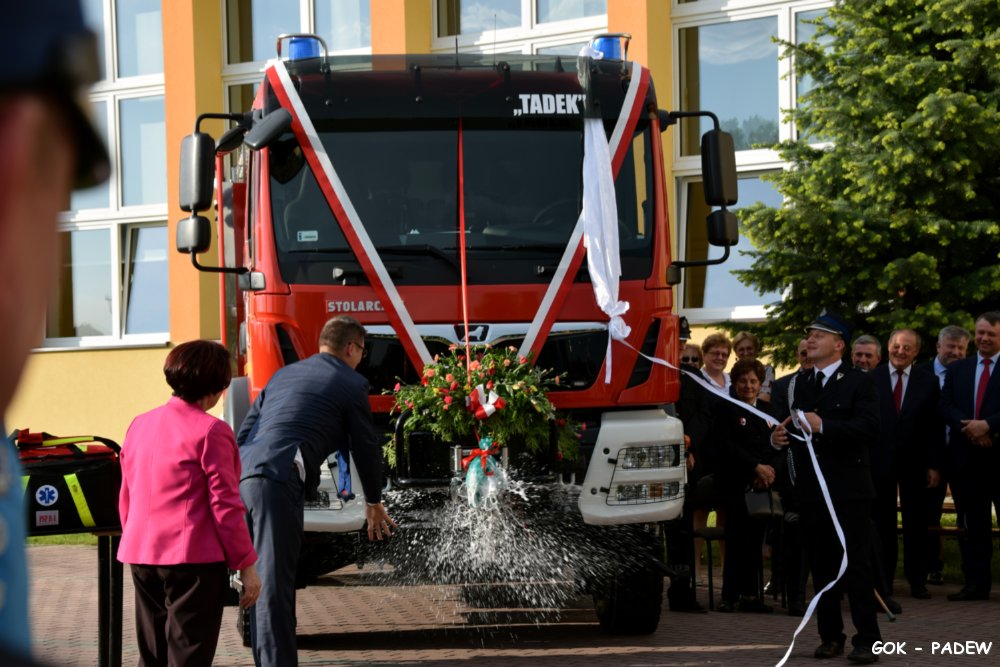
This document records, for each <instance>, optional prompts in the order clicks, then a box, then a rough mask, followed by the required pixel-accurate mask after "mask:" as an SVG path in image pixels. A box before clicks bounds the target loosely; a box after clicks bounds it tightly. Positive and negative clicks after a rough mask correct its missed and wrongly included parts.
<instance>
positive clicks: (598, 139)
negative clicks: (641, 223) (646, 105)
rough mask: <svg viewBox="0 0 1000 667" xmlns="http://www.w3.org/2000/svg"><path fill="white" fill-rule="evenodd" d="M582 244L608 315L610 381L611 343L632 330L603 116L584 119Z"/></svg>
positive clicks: (607, 373)
mask: <svg viewBox="0 0 1000 667" xmlns="http://www.w3.org/2000/svg"><path fill="white" fill-rule="evenodd" d="M583 141H584V150H583V215H582V216H581V217H582V218H583V246H584V247H585V248H586V249H587V270H588V271H589V272H590V282H591V284H592V285H593V287H594V299H595V300H596V301H597V305H598V307H599V308H600V309H601V310H602V311H604V313H605V314H606V315H607V316H608V319H609V322H608V351H607V354H606V359H607V364H606V365H605V370H604V383H605V384H608V383H610V382H611V342H612V341H614V340H620V341H622V342H624V341H625V340H626V339H627V338H628V335H629V334H630V333H631V332H632V329H631V327H629V325H627V324H625V320H623V319H622V315H624V314H625V313H626V312H628V308H629V304H628V302H627V301H619V300H618V279H619V278H620V277H621V274H622V271H621V257H620V256H619V250H618V204H617V202H616V200H615V181H614V178H613V177H612V175H611V150H610V149H609V148H608V139H607V136H606V135H605V134H604V122H603V121H602V120H601V119H600V118H587V119H585V120H584V121H583Z"/></svg>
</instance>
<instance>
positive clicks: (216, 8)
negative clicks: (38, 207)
mask: <svg viewBox="0 0 1000 667" xmlns="http://www.w3.org/2000/svg"><path fill="white" fill-rule="evenodd" d="M830 4H831V3H830V2H829V0H791V1H790V0H298V1H297V2H296V1H295V0H292V1H291V2H289V0H171V1H170V2H161V0H83V5H84V7H85V10H86V15H87V17H88V21H89V22H90V24H91V26H92V27H93V28H94V30H95V31H96V32H97V33H98V34H99V35H100V37H101V39H102V44H103V45H104V49H103V53H102V55H103V61H102V62H103V67H104V76H103V79H102V81H100V82H99V83H98V84H97V85H96V86H95V87H94V88H93V90H92V93H91V99H92V101H93V103H94V115H95V118H96V119H97V120H98V122H99V123H100V124H101V126H102V127H103V128H104V130H105V137H106V139H107V142H108V146H109V149H110V153H111V155H112V156H113V161H114V164H115V170H114V174H113V175H112V178H111V180H110V181H109V183H107V184H104V185H102V186H99V187H97V188H94V189H91V190H87V191H80V192H76V193H74V194H73V197H72V200H71V202H70V207H69V210H68V211H67V212H66V213H65V214H64V215H63V218H62V224H61V232H62V234H61V238H62V246H63V263H62V268H61V274H60V279H59V290H58V294H56V295H55V296H54V298H53V300H52V304H51V306H50V308H49V313H48V317H47V320H46V323H45V328H44V334H43V335H44V338H43V341H42V343H41V345H40V347H39V348H38V350H37V351H36V352H35V353H34V354H33V355H32V358H31V361H30V362H29V365H28V369H27V372H26V375H25V377H24V380H23V381H22V384H21V388H20V390H19V393H18V396H17V399H16V401H15V403H14V404H13V405H12V406H11V408H10V410H9V412H8V414H7V415H6V422H7V424H8V426H9V427H10V428H31V429H33V430H42V429H44V430H46V431H48V432H50V433H56V434H60V435H70V434H77V433H95V434H99V435H104V436H107V437H111V438H116V439H121V438H123V437H124V434H125V430H126V428H127V427H128V424H129V422H130V421H131V419H132V418H133V417H134V416H135V415H136V414H138V413H139V412H142V411H144V410H148V409H151V408H152V407H155V406H156V405H158V404H160V403H162V402H163V401H164V400H166V398H167V396H168V394H169V389H168V387H167V386H166V384H165V382H164V380H163V374H162V371H161V368H162V363H163V359H164V357H165V356H166V353H167V351H168V349H169V347H170V346H171V345H174V344H176V343H180V342H183V341H186V340H191V339H194V338H199V337H201V338H218V337H219V308H218V302H219V296H218V281H217V278H216V277H215V276H212V275H209V274H204V273H200V272H198V271H195V270H194V269H193V268H192V267H191V263H190V260H189V259H188V258H187V257H186V256H183V255H180V254H179V253H177V252H175V251H174V250H173V244H174V241H173V239H174V232H175V226H176V223H177V221H178V220H180V219H181V218H183V217H185V216H186V214H184V213H183V212H182V211H180V209H179V208H178V207H177V203H176V202H177V192H178V175H177V172H178V163H179V154H180V142H181V138H182V137H183V136H184V135H186V134H188V133H190V132H191V131H192V129H193V127H194V120H195V118H196V116H197V115H198V114H199V113H204V112H209V111H243V110H245V109H247V108H248V107H249V104H250V102H251V100H252V99H253V95H254V92H255V85H256V82H257V81H258V80H259V79H260V75H261V72H262V70H263V66H264V64H265V62H266V61H267V60H268V59H269V58H272V57H274V55H275V44H276V39H277V36H278V35H279V34H282V33H294V32H310V33H316V34H319V35H320V36H322V37H323V38H324V40H325V41H326V43H327V45H328V46H329V48H330V51H331V53H333V54H357V53H405V52H409V53H424V52H452V51H454V50H456V49H457V50H459V51H473V52H487V53H496V54H504V53H528V54H531V53H541V54H552V53H558V54H565V55H575V54H576V53H578V52H579V50H580V48H581V46H583V45H584V44H585V43H587V42H588V41H589V40H590V38H591V37H592V36H593V35H595V34H597V33H602V32H625V33H630V34H631V36H632V39H631V44H630V48H629V59H631V60H635V61H637V62H640V63H642V64H644V65H646V66H647V67H649V69H650V70H651V72H652V75H653V79H654V81H655V83H656V86H657V88H658V97H659V101H660V105H661V106H662V107H665V108H666V107H669V108H672V109H709V110H712V111H714V112H715V113H716V114H717V115H718V116H719V118H720V120H721V121H722V123H723V127H724V129H726V130H728V131H730V132H732V133H733V134H734V137H735V139H736V148H737V151H738V152H737V168H738V170H739V176H740V183H739V187H740V200H739V205H738V206H745V205H748V204H751V203H753V202H756V201H763V202H765V203H767V204H768V205H772V206H774V205H779V204H780V196H779V195H778V193H777V192H776V190H775V189H774V186H773V184H771V183H768V182H766V181H764V180H762V178H761V177H762V176H763V175H764V174H766V173H768V172H773V171H775V170H779V169H781V168H782V167H783V165H782V163H781V162H780V161H779V160H778V157H777V154H776V153H775V152H774V151H772V150H770V149H769V148H764V147H763V146H768V145H771V144H773V143H774V142H776V141H778V140H781V139H789V138H792V137H793V136H794V133H795V128H794V127H792V125H791V124H790V123H789V122H788V121H787V120H786V118H785V116H784V113H783V110H786V109H789V108H791V107H792V106H793V105H794V104H795V101H796V99H797V96H798V95H799V94H800V93H801V92H803V90H805V89H806V87H808V85H809V82H808V81H807V80H800V79H798V78H797V77H795V76H794V73H793V71H794V70H793V68H794V63H793V62H791V61H790V59H788V58H782V57H781V53H782V49H781V47H780V45H779V44H778V43H777V42H776V41H775V38H777V39H778V40H782V41H786V42H795V41H802V40H806V39H808V38H809V37H810V36H811V34H812V33H813V31H814V30H815V26H814V24H813V23H812V22H813V21H815V20H817V19H819V18H821V17H822V16H823V14H824V12H825V9H826V8H827V7H828V6H829V5H830ZM204 127H205V128H206V130H207V131H208V132H210V133H213V134H214V135H215V136H218V135H219V134H220V133H221V131H222V125H221V124H215V125H213V124H212V123H208V124H206V125H205V126H204ZM704 129H706V128H705V127H704V126H699V123H698V121H697V120H690V121H688V120H685V121H682V122H681V124H680V126H679V128H676V129H672V130H670V131H668V132H666V133H665V134H664V152H665V159H666V164H667V166H668V170H669V176H670V179H671V180H670V183H669V184H668V185H669V187H670V218H671V220H672V221H673V222H674V225H673V238H672V239H671V243H672V247H673V248H674V253H675V255H676V257H677V258H678V259H698V258H704V257H706V256H715V255H717V254H718V253H719V252H720V251H719V250H718V249H710V248H709V247H708V245H707V243H706V239H705V216H706V215H707V212H708V211H707V210H706V209H705V208H704V206H703V205H702V204H700V202H702V201H703V199H702V196H701V182H700V180H699V170H700V160H699V157H698V156H699V147H698V137H699V136H700V134H701V132H702V131H703V130H704ZM748 247H749V242H748V241H747V240H746V239H745V238H744V239H742V240H741V242H740V246H739V247H738V248H737V249H736V250H739V249H745V248H748ZM209 255H211V253H209ZM207 258H208V256H206V259H207ZM748 262H749V260H748V258H745V257H742V256H741V255H740V253H739V252H735V253H733V255H732V258H731V259H730V260H729V261H728V262H727V263H726V264H724V265H721V266H713V267H708V268H707V269H706V268H701V269H687V270H686V271H685V273H684V279H683V282H682V283H681V285H679V286H678V288H677V300H676V303H677V304H678V306H679V312H680V314H683V315H686V316H687V318H688V320H689V321H690V322H691V323H692V325H695V336H694V337H695V339H696V340H698V339H700V338H701V337H702V334H701V330H700V329H699V327H704V326H710V324H711V323H712V322H715V321H719V320H722V319H745V320H758V319H761V318H763V317H764V316H765V309H764V306H765V304H766V303H769V302H771V301H775V300H777V299H780V298H781V295H780V294H771V295H764V296H760V295H757V294H756V293H754V292H753V291H752V290H751V289H750V288H747V287H745V286H743V285H742V284H740V283H739V282H738V281H737V280H736V279H735V278H734V277H733V275H732V273H731V271H732V270H733V269H736V268H740V267H744V266H746V265H747V263H748Z"/></svg>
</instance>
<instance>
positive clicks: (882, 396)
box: [872, 329, 944, 600]
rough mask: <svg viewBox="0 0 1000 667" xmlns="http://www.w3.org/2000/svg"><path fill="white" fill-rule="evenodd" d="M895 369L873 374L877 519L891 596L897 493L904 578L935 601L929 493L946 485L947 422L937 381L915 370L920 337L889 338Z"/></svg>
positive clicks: (914, 591)
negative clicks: (930, 580)
mask: <svg viewBox="0 0 1000 667" xmlns="http://www.w3.org/2000/svg"><path fill="white" fill-rule="evenodd" d="M887 349H888V356H889V363H888V364H883V365H881V366H879V367H877V368H876V369H875V370H873V371H872V376H873V377H874V378H875V389H876V391H877V392H878V395H879V411H880V418H881V423H882V427H881V432H880V433H879V436H878V440H877V441H876V445H875V449H874V450H873V452H872V477H873V480H874V482H875V494H876V500H875V504H874V506H873V511H872V518H873V519H874V521H875V528H876V530H877V532H878V536H879V542H880V544H881V547H882V554H881V556H882V557H881V558H880V559H879V561H880V564H881V566H882V568H883V572H882V576H883V577H884V578H885V581H886V582H888V587H889V590H890V592H891V588H892V580H893V577H894V576H895V573H896V561H897V558H898V547H897V539H896V498H897V487H898V494H899V496H898V497H899V504H900V511H901V512H902V515H903V573H904V574H905V576H906V580H907V582H908V583H909V584H910V595H911V596H912V597H914V598H917V599H921V600H922V599H926V598H929V597H930V596H931V594H930V593H929V592H928V590H927V586H926V585H925V584H924V581H925V579H926V578H927V568H928V564H927V552H928V540H929V533H928V531H927V509H926V508H927V503H928V490H929V489H932V488H934V487H936V486H937V485H938V484H939V483H940V479H941V478H940V474H939V473H938V471H939V470H940V469H941V457H942V456H943V455H944V422H943V420H942V419H941V415H940V413H939V411H938V410H937V405H938V401H939V394H940V387H939V386H938V381H937V378H936V377H934V375H933V374H931V373H928V372H927V371H926V370H925V369H922V368H919V367H917V366H914V365H913V361H914V360H915V359H916V358H917V354H919V353H920V336H919V335H917V332H916V331H913V330H912V329H897V330H896V331H893V332H892V334H891V335H890V336H889V345H888V348H887Z"/></svg>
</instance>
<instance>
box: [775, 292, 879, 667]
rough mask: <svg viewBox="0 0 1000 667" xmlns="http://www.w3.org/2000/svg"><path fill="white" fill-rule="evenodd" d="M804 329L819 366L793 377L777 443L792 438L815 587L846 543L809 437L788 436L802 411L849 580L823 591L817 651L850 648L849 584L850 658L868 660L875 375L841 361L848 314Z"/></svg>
mask: <svg viewBox="0 0 1000 667" xmlns="http://www.w3.org/2000/svg"><path fill="white" fill-rule="evenodd" d="M806 331H807V334H808V335H807V338H806V340H807V343H806V346H807V349H808V351H809V359H810V360H811V361H812V363H813V369H814V373H813V376H812V378H811V379H810V381H809V382H802V383H799V382H797V381H796V382H795V383H794V385H800V386H794V385H793V387H792V389H791V391H792V394H793V396H794V399H793V402H792V409H793V411H794V412H793V416H791V417H789V418H788V419H786V420H785V421H783V422H782V423H781V424H780V425H779V426H778V427H777V428H776V429H775V430H774V434H773V435H772V439H771V442H772V444H774V445H775V446H779V447H781V446H787V445H788V444H789V443H792V455H793V461H794V469H795V477H794V480H793V481H794V484H795V492H796V494H797V496H798V500H799V503H800V512H801V522H802V531H803V535H804V537H805V544H806V553H807V558H808V561H809V566H810V569H811V570H812V575H813V583H814V585H815V587H816V589H817V591H819V590H820V589H821V588H822V587H824V586H826V585H827V584H828V583H829V582H831V581H833V579H834V578H836V576H837V572H838V570H839V568H840V562H841V558H842V555H843V550H842V549H841V545H840V541H839V539H838V537H837V534H836V530H835V529H834V525H833V521H832V519H831V517H830V514H829V512H828V510H827V507H826V504H825V501H824V498H823V494H822V490H821V486H820V484H821V482H820V479H819V478H818V476H817V475H816V473H815V471H814V470H813V464H812V461H811V459H810V456H809V452H808V451H807V449H806V446H805V444H804V443H803V442H801V441H800V440H797V439H792V438H790V433H796V434H798V433H800V432H801V430H800V429H799V428H796V426H794V425H793V423H792V420H793V418H795V414H796V413H797V412H798V411H801V412H803V413H804V417H805V420H806V422H808V428H809V429H810V430H811V431H812V442H813V449H814V451H815V454H816V459H817V461H818V462H819V467H820V471H821V472H822V474H823V478H824V479H825V480H826V485H827V487H828V489H829V493H830V497H831V499H832V501H833V508H834V511H835V512H836V514H837V518H838V520H839V522H840V525H841V527H842V528H843V532H844V538H845V541H846V544H847V571H846V573H845V575H844V579H843V580H842V581H841V582H840V583H838V585H837V586H835V587H834V588H833V589H832V590H830V591H828V592H827V593H825V594H824V595H823V597H822V598H821V599H820V602H819V604H818V607H817V621H818V626H819V634H820V638H821V639H822V644H820V646H819V647H818V648H817V649H816V651H815V653H814V655H815V657H816V658H821V659H822V658H833V657H836V656H838V655H840V654H842V653H843V651H844V643H845V641H846V639H847V638H846V636H845V635H844V619H843V617H842V615H841V612H840V589H841V588H842V587H844V586H845V585H846V590H847V597H848V600H849V601H850V607H851V619H852V620H853V622H854V627H855V630H856V631H857V633H856V634H855V635H854V637H853V640H852V643H853V645H854V650H853V651H852V652H851V654H850V655H849V656H848V659H849V660H851V661H852V662H855V663H859V664H870V663H873V662H875V661H876V660H877V659H878V656H876V655H875V653H874V652H873V651H872V645H873V644H874V643H875V642H876V641H879V640H880V639H881V634H880V632H879V628H878V619H877V617H876V609H875V595H874V585H873V579H872V567H871V549H872V546H871V529H870V521H871V501H872V499H873V498H874V497H875V489H874V486H873V484H872V478H871V471H870V463H869V457H870V449H871V446H872V444H873V443H874V441H875V437H876V436H877V435H878V430H879V415H878V399H877V396H876V393H875V386H874V383H873V382H872V378H871V376H870V375H868V374H866V373H862V372H861V371H859V370H857V369H854V368H851V367H850V366H849V365H848V364H845V363H843V356H844V351H845V349H846V346H847V343H846V342H845V341H847V340H850V328H849V327H848V325H847V323H846V322H845V320H844V319H843V318H842V317H840V316H838V315H835V314H832V313H828V312H825V311H824V312H823V313H822V314H821V315H820V316H819V317H818V318H817V319H816V321H815V322H813V323H812V324H811V325H809V326H808V327H807V328H806Z"/></svg>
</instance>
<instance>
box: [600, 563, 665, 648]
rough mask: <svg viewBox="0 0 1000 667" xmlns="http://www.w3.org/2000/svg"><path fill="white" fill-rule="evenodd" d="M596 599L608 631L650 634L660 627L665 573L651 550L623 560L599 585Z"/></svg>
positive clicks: (601, 618)
mask: <svg viewBox="0 0 1000 667" xmlns="http://www.w3.org/2000/svg"><path fill="white" fill-rule="evenodd" d="M593 597H594V609H595V611H596V612H597V620H598V621H600V624H601V629H602V630H603V631H604V632H607V633H609V634H616V635H648V634H650V633H652V632H654V631H656V627H657V626H658V625H659V624H660V613H661V611H662V609H663V571H662V569H660V567H659V566H658V565H657V563H656V562H655V561H654V559H653V556H652V552H651V551H647V552H645V553H641V554H632V555H631V557H629V558H627V559H622V558H619V559H618V560H617V562H616V564H615V567H614V571H613V572H612V573H610V574H608V575H606V576H605V577H602V578H601V580H599V581H597V582H596V585H595V586H594V587H593Z"/></svg>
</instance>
